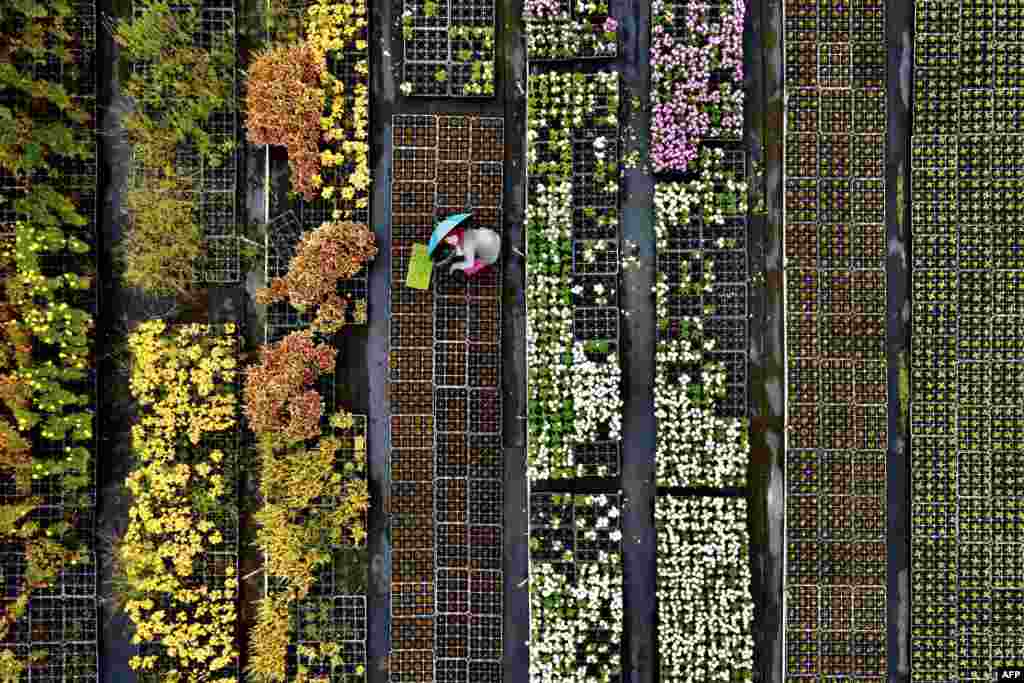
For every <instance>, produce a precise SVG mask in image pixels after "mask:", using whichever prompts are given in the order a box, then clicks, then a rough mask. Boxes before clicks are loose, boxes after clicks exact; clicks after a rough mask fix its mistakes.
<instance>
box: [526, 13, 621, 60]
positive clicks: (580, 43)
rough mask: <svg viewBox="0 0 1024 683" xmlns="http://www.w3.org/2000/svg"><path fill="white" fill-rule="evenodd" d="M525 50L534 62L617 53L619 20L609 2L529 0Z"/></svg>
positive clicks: (588, 57)
mask: <svg viewBox="0 0 1024 683" xmlns="http://www.w3.org/2000/svg"><path fill="white" fill-rule="evenodd" d="M523 18H524V20H525V22H526V49H527V52H528V53H529V55H530V59H532V60H535V61H536V60H572V59H592V58H600V57H614V56H615V55H616V54H618V27H619V23H618V21H617V20H616V19H615V18H614V17H612V16H611V14H610V13H609V9H608V3H607V2H606V0H597V1H595V0H528V1H527V2H526V5H525V7H524V15H523Z"/></svg>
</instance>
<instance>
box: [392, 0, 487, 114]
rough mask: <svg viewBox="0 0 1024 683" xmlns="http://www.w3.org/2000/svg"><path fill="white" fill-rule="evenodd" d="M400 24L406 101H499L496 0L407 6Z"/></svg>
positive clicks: (426, 0)
mask: <svg viewBox="0 0 1024 683" xmlns="http://www.w3.org/2000/svg"><path fill="white" fill-rule="evenodd" d="M400 22H401V35H402V42H403V47H404V53H405V60H404V62H403V78H402V84H401V86H400V89H401V91H402V93H403V94H404V95H406V96H434V97H491V96H493V95H494V79H495V73H494V65H495V49H494V41H495V33H494V31H495V22H494V1H493V0H405V1H404V3H403V11H402V16H401V19H400Z"/></svg>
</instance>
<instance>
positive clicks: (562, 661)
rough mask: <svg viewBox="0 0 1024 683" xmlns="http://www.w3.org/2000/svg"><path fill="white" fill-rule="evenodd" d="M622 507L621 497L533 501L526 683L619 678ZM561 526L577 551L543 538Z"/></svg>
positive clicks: (538, 497)
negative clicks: (545, 532)
mask: <svg viewBox="0 0 1024 683" xmlns="http://www.w3.org/2000/svg"><path fill="white" fill-rule="evenodd" d="M619 501H620V496H619V494H612V495H604V494H602V495H583V496H580V495H570V494H533V495H532V496H531V500H530V509H531V525H530V527H531V538H530V641H529V645H530V680H531V681H538V682H541V683H567V682H569V681H573V682H582V681H602V682H603V683H611V682H612V681H615V680H618V678H619V676H621V675H622V664H621V641H622V633H623V630H622V622H623V603H622V580H623V579H622V577H623V575H622V544H621V536H622V532H621V524H620V521H621V516H620V515H621V510H620V507H619V505H620V502H619ZM563 516H564V519H563ZM563 523H565V524H568V525H569V526H570V529H571V532H572V534H571V535H572V536H573V537H574V538H575V539H576V546H575V547H563V548H562V549H561V550H560V551H559V550H557V548H558V546H556V545H553V544H547V543H545V542H543V541H542V540H541V539H542V538H544V534H543V533H542V532H543V531H544V530H549V531H550V530H553V529H557V528H559V527H560V526H561V524H563ZM535 533H536V535H535ZM601 537H605V538H606V541H605V542H604V543H601V541H600V538H601ZM556 542H557V541H556ZM586 544H590V545H591V546H592V547H590V548H589V549H588V548H586V547H584V546H585V545H586Z"/></svg>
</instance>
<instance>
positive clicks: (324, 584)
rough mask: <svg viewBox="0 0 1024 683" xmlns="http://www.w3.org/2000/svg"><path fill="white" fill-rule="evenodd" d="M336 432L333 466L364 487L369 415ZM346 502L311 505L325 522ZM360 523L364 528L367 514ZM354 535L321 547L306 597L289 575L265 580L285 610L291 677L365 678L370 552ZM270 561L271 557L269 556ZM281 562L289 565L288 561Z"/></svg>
mask: <svg viewBox="0 0 1024 683" xmlns="http://www.w3.org/2000/svg"><path fill="white" fill-rule="evenodd" d="M336 434H337V436H338V437H339V438H340V445H341V447H340V448H339V449H338V450H337V451H336V452H335V454H334V455H335V457H334V463H333V467H332V468H331V469H332V470H333V471H337V472H338V473H344V475H345V476H346V477H347V478H348V480H349V482H353V483H354V482H360V483H361V486H363V487H365V485H366V484H365V482H366V470H365V464H366V443H367V442H366V417H365V416H363V415H352V416H351V422H350V424H349V425H348V426H346V427H344V428H342V429H340V430H338V431H337V433H336ZM350 485H351V484H350ZM344 504H345V501H344V495H343V496H341V497H338V496H335V495H333V494H332V495H327V496H321V497H320V498H319V499H317V500H314V501H312V507H313V508H314V510H316V509H319V510H320V512H318V513H317V514H320V515H323V519H324V520H325V521H326V520H328V519H329V515H330V514H331V513H332V511H334V510H337V509H339V508H340V507H341V506H342V505H344ZM311 516H312V515H311ZM360 523H361V524H362V525H363V528H365V524H366V522H365V519H363V520H361V522H360ZM325 531H326V530H325ZM328 534H329V532H328ZM354 540H355V539H354V538H345V537H339V538H333V537H330V538H328V539H327V540H326V543H324V544H323V546H322V547H321V548H320V549H319V550H318V552H320V553H322V554H321V556H320V557H319V559H318V561H317V564H316V566H315V567H314V568H313V577H312V581H310V582H309V590H308V593H307V594H306V595H305V596H304V597H302V598H298V599H296V596H295V595H294V594H293V593H292V592H291V591H292V590H294V587H293V584H292V583H291V581H288V580H286V578H285V577H281V576H273V575H268V577H267V579H266V595H267V596H268V599H269V600H271V601H274V604H275V605H282V606H283V611H284V612H286V616H285V618H284V622H285V623H287V633H288V639H289V644H288V646H287V648H286V649H284V650H282V651H280V652H279V656H280V658H281V659H280V664H279V665H278V666H279V667H280V666H283V668H284V671H285V673H286V676H287V680H292V679H293V678H294V677H295V676H296V675H297V674H298V673H299V672H300V671H301V670H305V671H306V672H307V673H308V674H309V675H319V676H323V677H325V678H326V679H327V680H330V681H339V682H340V683H355V682H356V681H365V680H366V634H367V622H366V609H367V608H366V589H367V585H366V577H367V571H368V552H367V549H366V545H365V542H355V543H354V542H353V541H354ZM268 560H269V561H270V562H273V560H272V559H270V557H269V556H268ZM280 566H286V562H285V563H282V564H281V565H280ZM278 670H280V669H278Z"/></svg>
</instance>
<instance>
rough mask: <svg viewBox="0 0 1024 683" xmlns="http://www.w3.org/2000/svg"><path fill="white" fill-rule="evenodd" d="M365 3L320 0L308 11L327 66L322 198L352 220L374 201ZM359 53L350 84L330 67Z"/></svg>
mask: <svg viewBox="0 0 1024 683" xmlns="http://www.w3.org/2000/svg"><path fill="white" fill-rule="evenodd" d="M368 26H369V24H368V21H367V11H366V3H365V2H364V1H362V0H342V1H338V0H316V2H314V3H313V4H312V5H311V6H310V7H309V8H308V10H307V21H306V42H307V44H308V45H309V46H310V47H311V48H312V49H313V50H314V51H315V52H316V53H317V54H318V55H320V56H321V58H322V59H323V60H324V63H325V65H326V66H327V67H328V68H326V69H324V73H323V76H322V79H321V83H322V86H323V90H324V94H325V97H326V102H325V106H324V115H323V116H321V118H320V129H321V142H322V147H323V148H324V149H323V150H322V151H321V155H320V165H321V168H322V169H323V171H322V175H323V176H324V178H325V181H324V182H323V183H322V186H321V188H320V197H321V198H323V199H326V200H333V201H334V202H335V204H334V206H335V207H336V209H337V211H338V214H337V218H344V219H349V220H351V219H352V218H354V217H355V210H356V209H365V208H367V207H368V206H369V196H370V192H369V188H370V164H369V153H370V145H369V124H370V81H369V74H370V70H369V63H370V62H369V59H370V53H369V49H368V43H367V38H368V33H367V32H368ZM354 55H355V56H356V60H355V63H354V64H353V67H352V71H351V72H350V73H348V74H346V77H347V78H348V79H350V81H351V82H350V83H346V82H344V81H343V80H341V78H339V77H338V76H337V75H336V73H335V72H334V71H332V69H331V68H330V67H331V66H332V64H337V63H339V62H341V61H342V60H345V61H348V60H351V59H352V57H353V56H354Z"/></svg>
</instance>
